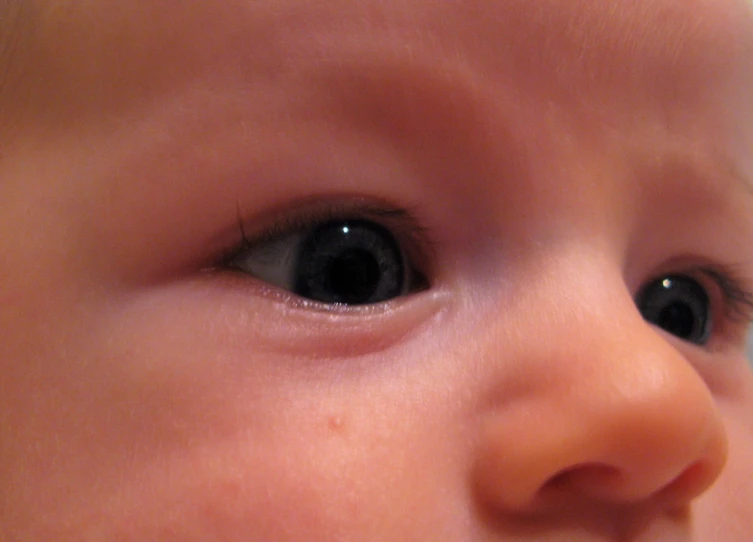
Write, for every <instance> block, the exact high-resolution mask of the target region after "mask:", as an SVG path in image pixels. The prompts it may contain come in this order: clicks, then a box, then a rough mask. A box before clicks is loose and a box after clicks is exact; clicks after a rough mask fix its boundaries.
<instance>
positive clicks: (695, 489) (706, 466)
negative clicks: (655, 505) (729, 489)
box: [657, 461, 718, 506]
mask: <svg viewBox="0 0 753 542" xmlns="http://www.w3.org/2000/svg"><path fill="white" fill-rule="evenodd" d="M717 474H718V470H717V468H716V467H715V466H714V465H712V464H711V463H710V462H708V461H696V462H695V463H693V464H692V465H690V466H689V467H688V468H686V469H685V470H684V471H682V473H680V474H679V475H678V476H677V477H676V478H675V479H674V480H672V481H671V482H670V483H669V484H667V485H666V486H665V487H664V488H662V489H661V490H660V491H659V492H658V494H657V497H658V499H659V500H660V501H662V502H666V503H668V504H669V505H670V506H672V505H673V504H674V503H684V502H687V500H688V498H689V497H690V498H692V497H695V496H696V495H700V494H701V493H703V491H704V490H706V489H707V488H708V487H709V486H710V485H711V484H712V483H713V482H714V480H715V479H716V476H717Z"/></svg>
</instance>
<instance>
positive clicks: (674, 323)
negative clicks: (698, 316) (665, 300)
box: [656, 302, 696, 337]
mask: <svg viewBox="0 0 753 542" xmlns="http://www.w3.org/2000/svg"><path fill="white" fill-rule="evenodd" d="M656 325H658V326H659V327H660V328H662V329H664V330H665V331H668V332H669V333H672V334H673V335H677V336H678V337H688V336H691V335H692V334H693V330H694V329H695V327H696V322H695V315H694V314H693V309H692V308H691V307H690V306H688V305H687V304H685V303H679V302H678V303H673V304H671V305H669V306H667V307H666V308H664V309H662V310H661V311H659V314H658V315H657V318H656Z"/></svg>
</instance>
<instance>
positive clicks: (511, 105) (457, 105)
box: [304, 53, 530, 190]
mask: <svg viewBox="0 0 753 542" xmlns="http://www.w3.org/2000/svg"><path fill="white" fill-rule="evenodd" d="M304 77H306V78H307V79H308V78H311V80H312V81H313V84H314V86H315V87H318V88H319V89H320V90H321V96H322V99H323V100H324V102H325V106H326V110H327V111H328V112H329V113H331V112H333V111H334V113H335V122H344V123H345V124H347V125H349V126H353V127H355V128H356V129H358V130H362V131H364V132H367V133H368V132H371V133H377V134H381V135H383V136H384V138H385V140H386V141H388V142H389V144H390V145H392V146H394V147H395V148H396V149H397V150H398V151H399V152H404V153H412V154H411V155H410V156H409V158H410V159H411V160H414V161H416V160H417V161H419V162H420V163H419V164H418V166H419V167H421V166H424V167H432V166H431V164H434V166H433V167H437V164H441V166H442V167H443V168H444V171H445V172H446V171H448V170H449V167H450V164H452V167H455V168H457V167H464V168H466V169H464V171H465V175H463V177H462V179H460V181H461V182H459V183H458V184H459V185H461V186H460V187H459V188H461V189H462V188H467V189H469V190H472V189H473V187H474V184H475V183H480V184H481V185H484V184H485V183H486V181H487V180H488V177H487V176H486V174H485V171H478V168H480V167H484V168H493V169H494V171H495V175H499V174H500V173H503V174H507V175H509V176H511V177H513V178H519V179H520V178H523V177H525V174H524V172H523V170H522V168H524V167H525V165H524V158H523V156H524V154H525V153H524V149H523V143H522V140H523V139H524V138H525V137H527V135H526V127H525V126H524V125H523V123H522V120H521V117H520V114H521V111H522V110H523V108H522V107H521V102H520V98H519V95H518V93H516V90H515V89H514V88H513V87H506V86H505V85H504V84H502V85H500V84H493V83H492V82H491V81H489V80H487V79H484V77H483V75H482V74H480V73H479V72H477V71H475V70H474V69H473V68H472V67H471V66H469V65H466V64H464V63H462V62H459V61H455V62H452V61H441V60H438V59H437V58H435V57H431V58H424V59H422V58H421V56H420V54H418V53H414V54H413V55H411V56H407V55H404V54H400V53H395V54H386V55H385V54H381V53H380V54H374V55H359V56H358V58H357V59H354V60H350V61H340V62H333V63H332V64H331V65H330V66H326V65H325V66H323V65H322V64H317V65H316V66H315V67H314V68H313V70H312V71H311V72H310V73H307V74H305V76H304ZM328 120H330V117H328ZM529 134H530V132H529ZM473 168H475V171H474V169H473Z"/></svg>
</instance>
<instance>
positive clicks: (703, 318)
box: [638, 275, 711, 345]
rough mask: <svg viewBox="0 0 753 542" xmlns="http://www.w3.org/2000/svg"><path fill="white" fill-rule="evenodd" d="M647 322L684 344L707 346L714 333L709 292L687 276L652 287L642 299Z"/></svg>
mask: <svg viewBox="0 0 753 542" xmlns="http://www.w3.org/2000/svg"><path fill="white" fill-rule="evenodd" d="M638 308H639V310H640V311H641V314H642V315H643V317H644V318H645V319H646V321H648V322H650V323H652V324H654V325H656V326H657V327H660V328H661V329H663V330H665V331H667V332H668V333H671V334H673V335H675V336H677V337H679V338H681V339H683V340H686V341H688V342H692V343H695V344H700V345H703V344H705V343H706V342H707V341H708V339H709V335H710V332H711V308H710V302H709V297H708V294H707V293H706V290H705V289H704V288H703V286H701V285H700V284H699V283H698V282H697V281H695V280H693V279H691V278H689V277H685V276H680V275H676V276H674V275H673V276H669V277H664V278H662V279H660V280H656V281H654V282H652V283H650V284H649V285H648V286H646V288H644V290H643V291H642V292H641V294H640V296H639V298H638Z"/></svg>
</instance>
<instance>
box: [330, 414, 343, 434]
mask: <svg viewBox="0 0 753 542" xmlns="http://www.w3.org/2000/svg"><path fill="white" fill-rule="evenodd" d="M328 426H329V430H330V431H331V432H332V433H337V434H340V435H342V434H344V432H345V428H344V422H343V419H342V417H341V416H330V417H329V421H328Z"/></svg>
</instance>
